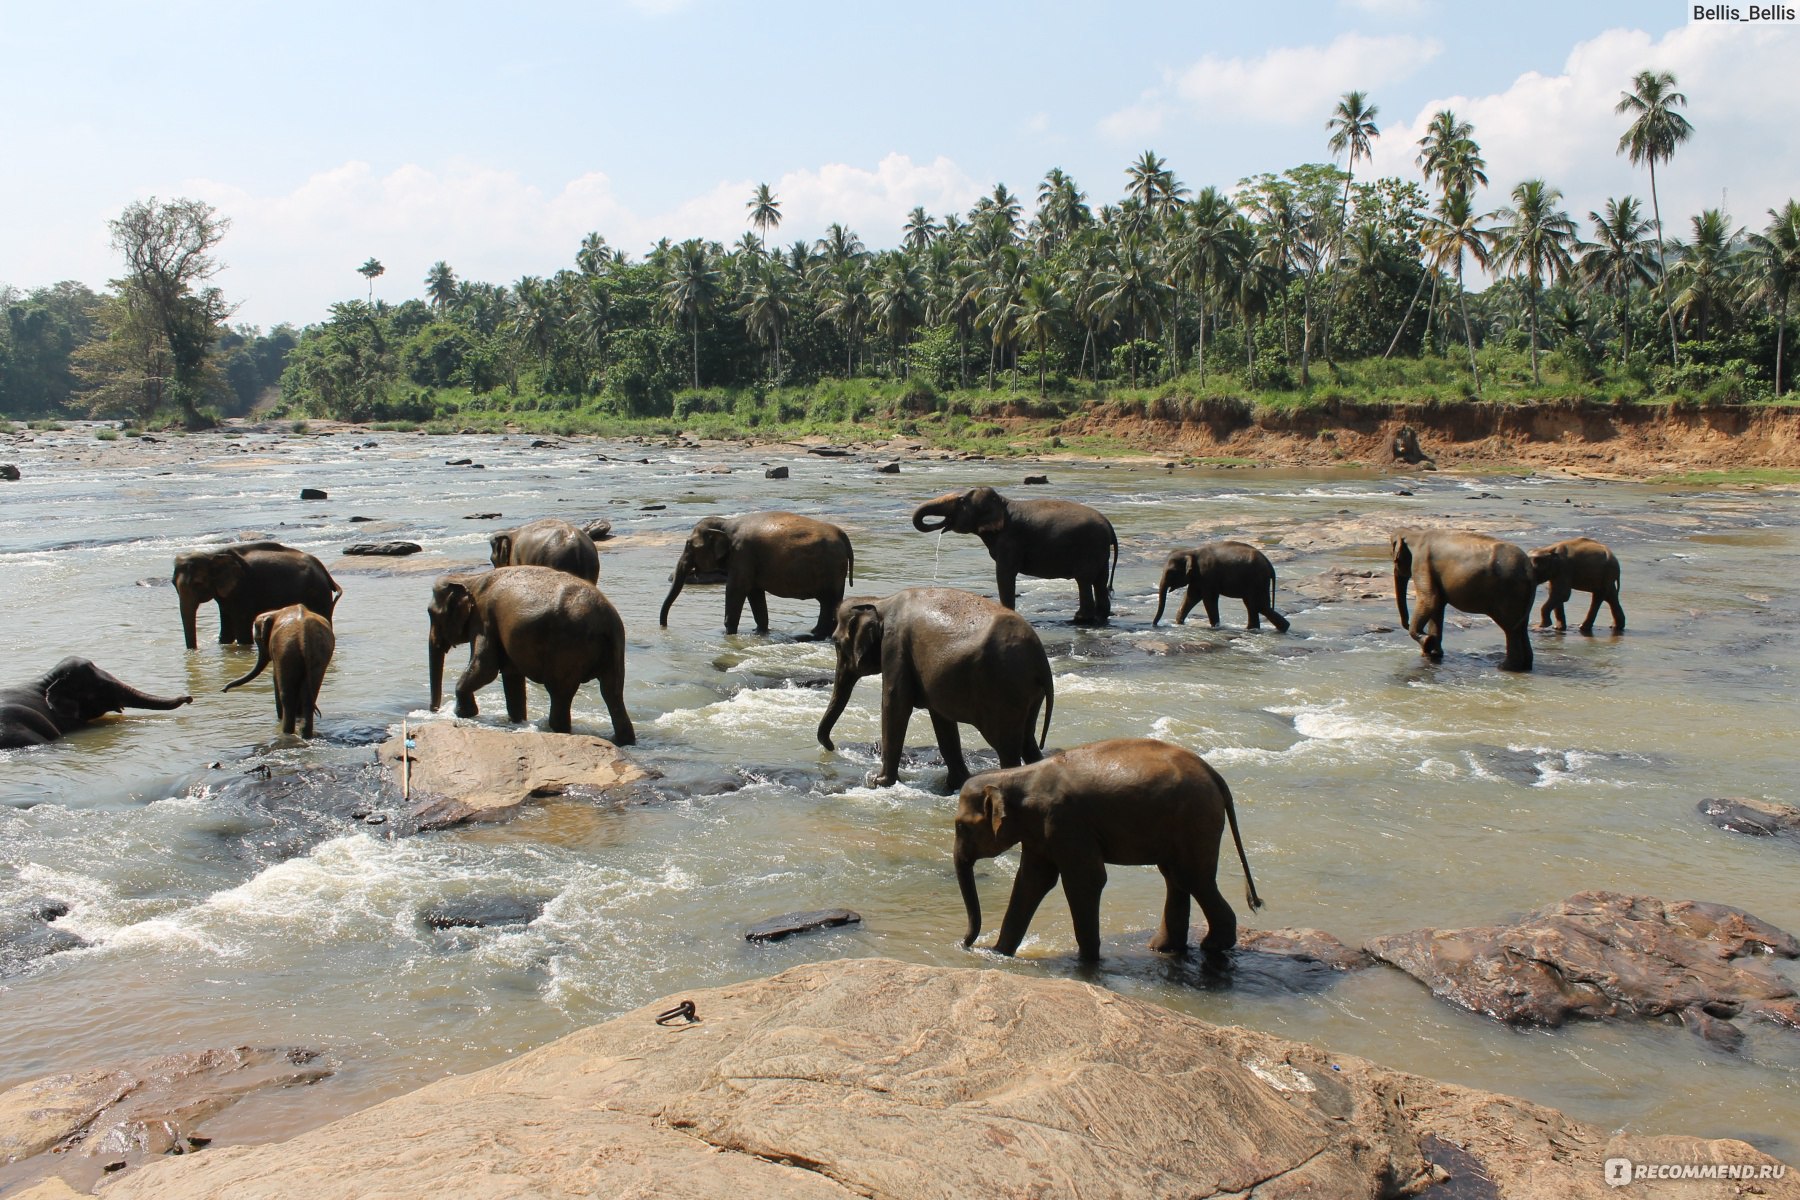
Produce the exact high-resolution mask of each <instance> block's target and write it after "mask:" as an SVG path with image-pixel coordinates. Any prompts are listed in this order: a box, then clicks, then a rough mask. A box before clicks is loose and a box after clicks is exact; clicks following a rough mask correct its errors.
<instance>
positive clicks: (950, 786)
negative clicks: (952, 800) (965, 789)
mask: <svg viewBox="0 0 1800 1200" xmlns="http://www.w3.org/2000/svg"><path fill="white" fill-rule="evenodd" d="M967 782H969V773H968V772H967V771H964V772H963V773H962V775H961V776H957V775H955V774H951V775H948V776H946V777H945V778H944V792H945V794H946V795H950V796H954V795H956V793H958V792H960V791H962V786H963V784H965V783H967Z"/></svg>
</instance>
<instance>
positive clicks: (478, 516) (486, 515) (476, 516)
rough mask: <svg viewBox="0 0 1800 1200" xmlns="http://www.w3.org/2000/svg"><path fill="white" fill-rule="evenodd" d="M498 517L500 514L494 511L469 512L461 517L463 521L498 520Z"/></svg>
mask: <svg viewBox="0 0 1800 1200" xmlns="http://www.w3.org/2000/svg"><path fill="white" fill-rule="evenodd" d="M499 519H500V514H499V513H496V512H480V513H470V514H469V515H468V516H466V517H464V518H463V520H465V521H498V520H499Z"/></svg>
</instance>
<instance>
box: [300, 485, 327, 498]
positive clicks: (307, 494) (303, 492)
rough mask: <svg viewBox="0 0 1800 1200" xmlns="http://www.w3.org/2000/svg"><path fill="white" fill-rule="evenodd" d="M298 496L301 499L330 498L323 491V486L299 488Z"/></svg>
mask: <svg viewBox="0 0 1800 1200" xmlns="http://www.w3.org/2000/svg"><path fill="white" fill-rule="evenodd" d="M300 498H301V499H302V500H329V499H331V497H330V496H328V495H327V494H326V493H325V489H324V488H312V487H309V488H301V489H300Z"/></svg>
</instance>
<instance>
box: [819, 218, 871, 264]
mask: <svg viewBox="0 0 1800 1200" xmlns="http://www.w3.org/2000/svg"><path fill="white" fill-rule="evenodd" d="M813 248H814V249H815V250H816V251H818V254H819V257H821V258H823V259H824V260H825V265H826V266H827V267H831V268H836V267H840V266H842V265H843V264H845V263H847V262H856V261H860V260H861V259H862V257H863V255H864V254H865V253H867V251H865V250H864V249H863V242H862V239H861V238H859V237H857V236H856V234H855V233H854V232H852V231H851V230H850V229H849V228H847V227H846V226H844V225H842V224H840V223H838V222H836V221H833V222H832V223H831V224H830V225H827V226H826V227H825V236H824V237H822V238H820V239H819V240H818V241H817V242H815V243H814V244H813Z"/></svg>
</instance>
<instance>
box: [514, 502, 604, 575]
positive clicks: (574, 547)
mask: <svg viewBox="0 0 1800 1200" xmlns="http://www.w3.org/2000/svg"><path fill="white" fill-rule="evenodd" d="M488 551H489V553H488V558H489V559H490V560H491V561H492V562H493V564H494V565H495V566H496V567H554V568H556V569H557V570H558V571H567V572H568V573H569V574H571V575H573V576H575V577H576V578H577V579H585V580H587V581H588V582H589V583H599V582H600V551H599V549H598V547H596V546H595V545H594V539H593V538H591V537H589V536H588V535H587V534H586V533H584V532H583V531H581V530H579V529H577V528H575V526H573V525H571V524H569V523H568V522H567V521H565V520H563V519H562V518H560V517H545V518H544V519H543V520H541V521H532V522H530V523H529V524H525V525H521V526H519V527H518V528H517V529H503V530H501V531H500V532H499V533H496V534H494V535H493V536H492V537H490V538H489V539H488Z"/></svg>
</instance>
